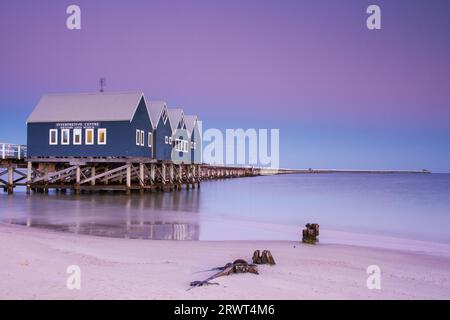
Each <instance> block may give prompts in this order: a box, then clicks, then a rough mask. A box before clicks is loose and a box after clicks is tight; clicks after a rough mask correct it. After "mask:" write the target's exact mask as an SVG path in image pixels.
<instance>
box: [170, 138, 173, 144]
mask: <svg viewBox="0 0 450 320" xmlns="http://www.w3.org/2000/svg"><path fill="white" fill-rule="evenodd" d="M172 142H173V139H172V137H169V144H170V145H171V144H172Z"/></svg>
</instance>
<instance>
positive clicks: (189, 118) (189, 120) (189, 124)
mask: <svg viewBox="0 0 450 320" xmlns="http://www.w3.org/2000/svg"><path fill="white" fill-rule="evenodd" d="M196 121H197V116H194V115H185V116H184V123H185V124H186V130H187V131H188V132H189V135H191V134H192V130H194V127H195V122H196Z"/></svg>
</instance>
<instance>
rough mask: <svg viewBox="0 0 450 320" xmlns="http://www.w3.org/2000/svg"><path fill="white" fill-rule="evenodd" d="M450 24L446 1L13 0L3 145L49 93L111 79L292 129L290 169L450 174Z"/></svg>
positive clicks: (6, 32)
mask: <svg viewBox="0 0 450 320" xmlns="http://www.w3.org/2000/svg"><path fill="white" fill-rule="evenodd" d="M69 4H78V5H79V6H80V7H81V10H82V30H80V31H69V30H67V29H66V26H65V21H66V18H67V14H66V13H65V11H66V7H67V6H68V5H69ZM369 4H378V5H379V6H380V7H381V10H382V30H380V31H370V30H368V29H367V28H366V25H365V21H366V18H367V14H366V13H365V11H366V8H367V6H368V5H369ZM449 32H450V1H446V0H442V1H439V0H433V1H425V0H421V1H406V0H405V1H398V0H389V1H375V0H372V1H365V0H355V1H352V0H346V1H331V0H329V1H325V0H310V1H299V0H295V1H252V0H240V1H232V0H231V1H230V0H228V1H217V0H214V1H211V0H209V1H194V0H192V1H189V0H180V1H168V0H165V1H148V0H146V1H100V0H96V1H92V0H90V1H80V0H71V1H51V0H48V1H40V0H30V1H2V2H1V3H0V45H1V51H0V52H1V53H0V71H1V72H0V111H1V112H2V119H4V115H5V110H9V115H8V120H7V122H6V123H5V122H4V120H2V125H1V131H0V140H5V141H8V142H9V141H11V142H25V125H24V122H25V119H26V117H27V116H28V114H29V113H30V112H31V110H32V108H33V107H34V105H35V104H36V103H37V101H38V99H39V97H40V95H41V94H43V93H49V92H85V91H96V90H97V89H98V79H99V77H100V76H105V77H106V78H107V87H106V90H108V91H116V90H119V91H123V90H143V91H144V92H145V94H146V95H147V97H148V98H150V99H164V100H167V101H168V102H169V104H170V105H173V106H183V107H184V108H185V109H186V112H187V113H196V114H198V115H199V116H200V117H201V118H202V119H203V120H204V122H205V123H204V126H205V127H206V128H207V127H218V128H238V127H243V128H253V127H254V128H280V139H281V155H280V160H281V165H282V166H286V167H287V166H289V167H323V168H333V167H336V168H379V169H386V168H400V169H408V168H418V169H421V168H428V169H431V170H433V171H446V172H450V161H449V159H450V58H449V57H450V40H449V39H450V37H449Z"/></svg>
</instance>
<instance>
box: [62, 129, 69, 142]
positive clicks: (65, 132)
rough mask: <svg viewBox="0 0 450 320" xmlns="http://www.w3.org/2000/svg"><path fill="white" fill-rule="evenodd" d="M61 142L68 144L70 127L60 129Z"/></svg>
mask: <svg viewBox="0 0 450 320" xmlns="http://www.w3.org/2000/svg"><path fill="white" fill-rule="evenodd" d="M61 144H70V129H61Z"/></svg>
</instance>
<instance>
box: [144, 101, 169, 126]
mask: <svg viewBox="0 0 450 320" xmlns="http://www.w3.org/2000/svg"><path fill="white" fill-rule="evenodd" d="M146 105H147V110H148V114H149V115H150V120H151V121H152V125H153V129H156V127H157V126H158V123H159V118H161V115H162V112H163V110H164V109H167V103H166V102H165V101H146Z"/></svg>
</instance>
